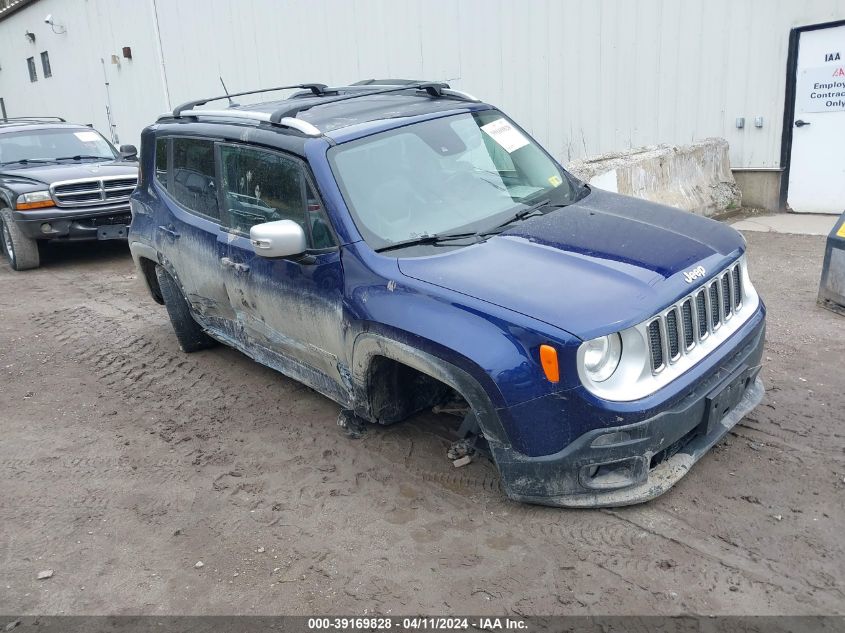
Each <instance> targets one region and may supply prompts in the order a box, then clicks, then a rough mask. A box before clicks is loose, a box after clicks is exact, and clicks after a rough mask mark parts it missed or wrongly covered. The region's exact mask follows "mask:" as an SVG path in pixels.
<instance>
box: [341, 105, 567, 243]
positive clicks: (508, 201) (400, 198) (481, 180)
mask: <svg viewBox="0 0 845 633" xmlns="http://www.w3.org/2000/svg"><path fill="white" fill-rule="evenodd" d="M329 159H330V162H331V164H332V170H333V171H334V174H335V177H336V178H337V179H338V181H339V183H340V187H341V190H342V192H343V195H344V198H345V200H346V203H347V205H348V206H349V209H350V211H351V213H352V216H353V219H354V220H355V224H356V226H357V227H358V230H359V231H360V232H361V234H362V235H363V236H364V239H365V240H366V241H367V243H368V244H370V246H372V247H373V248H374V249H377V250H378V249H380V248H384V247H386V246H389V245H391V244H395V243H397V242H404V241H407V240H413V239H415V238H420V237H423V236H430V235H445V234H450V233H463V232H466V231H484V230H489V229H491V228H492V227H495V226H496V225H497V224H498V223H500V222H502V221H503V220H505V219H507V218H508V217H509V216H511V215H513V214H514V213H515V212H518V211H520V210H521V209H524V208H527V207H529V206H531V205H534V204H535V203H537V202H540V201H544V200H546V201H549V203H550V205H564V204H567V203H569V202H572V201H573V199H574V198H575V197H576V191H575V190H574V187H573V185H572V184H571V183H570V181H569V179H568V178H567V177H566V175H565V174H564V173H563V171H562V170H561V169H560V168H559V167H558V166H557V165H556V164H555V162H554V161H553V160H552V159H551V158H550V157H549V156H548V154H546V152H545V151H544V150H543V149H542V148H541V147H540V146H539V145H537V143H535V142H534V141H533V140H531V139H530V138H529V137H528V136H526V135H525V134H523V133H522V132H520V131H519V129H518V128H517V127H516V126H515V125H514V124H513V123H512V122H511V121H510V120H509V119H507V118H506V117H505V116H504V115H503V114H502V113H501V112H498V111H496V110H488V111H484V112H476V113H472V114H460V115H455V116H450V117H444V118H440V119H434V120H431V121H424V122H422V123H416V124H414V125H409V126H406V127H402V128H399V129H396V130H390V131H388V132H383V133H381V134H376V135H373V136H369V137H366V138H363V139H359V140H357V141H352V142H350V143H344V144H342V145H338V146H336V147H334V148H332V149H331V150H330V152H329Z"/></svg>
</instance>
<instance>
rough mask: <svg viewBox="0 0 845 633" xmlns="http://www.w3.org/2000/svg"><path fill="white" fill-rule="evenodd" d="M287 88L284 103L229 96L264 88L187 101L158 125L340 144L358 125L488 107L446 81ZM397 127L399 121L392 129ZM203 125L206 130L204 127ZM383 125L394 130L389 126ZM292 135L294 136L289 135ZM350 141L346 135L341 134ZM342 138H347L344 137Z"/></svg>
mask: <svg viewBox="0 0 845 633" xmlns="http://www.w3.org/2000/svg"><path fill="white" fill-rule="evenodd" d="M287 88H304V90H299V91H298V92H295V93H294V94H292V95H290V96H288V97H287V98H284V99H276V100H272V101H262V102H260V103H253V104H248V105H237V104H235V103H234V102H233V99H232V98H235V97H238V96H241V95H247V94H255V93H259V92H267V91H269V90H276V89H266V90H259V91H251V92H246V93H237V94H233V95H231V96H229V95H222V96H220V97H213V98H210V99H205V100H199V101H191V102H188V103H186V104H183V105H181V106H179V107H177V108H176V109H175V110H174V111H173V113H172V114H166V115H163V116H162V117H160V118H159V123H170V122H176V121H179V122H188V121H195V122H199V121H200V120H202V122H205V123H211V122H212V121H214V122H215V123H217V124H226V125H239V124H240V125H245V124H246V125H250V126H261V127H265V125H262V124H268V125H271V126H276V130H275V131H277V132H282V133H283V134H284V135H285V136H294V137H299V138H300V139H301V138H303V135H305V137H306V138H307V137H308V136H312V137H313V136H323V135H325V136H328V137H330V138H332V139H333V140H338V138H339V136H340V135H338V134H332V132H336V131H338V130H342V129H349V128H352V127H353V126H354V127H356V128H357V129H358V130H359V131H360V133H359V134H356V135H354V136H363V135H366V134H368V133H372V132H373V131H376V130H374V129H372V126H369V127H368V126H366V125H365V124H367V123H374V122H385V121H390V120H395V119H408V118H410V117H418V118H419V117H422V118H425V117H427V116H432V115H433V116H436V115H438V114H440V113H445V112H450V111H467V110H472V109H486V108H489V107H491V106H489V105H487V104H484V103H482V102H480V101H478V100H477V99H475V98H474V97H472V96H470V95H467V94H465V93H462V92H458V91H455V90H452V89H450V88H449V85H448V84H445V83H433V82H422V81H420V82H417V81H413V80H405V79H381V80H367V81H366V82H359V83H358V84H353V85H351V86H339V87H331V88H330V87H327V86H325V85H323V84H302V85H300V86H288V87H287ZM221 99H229V101H230V105H229V106H228V107H227V108H225V109H208V110H204V109H200V108H198V107H197V106H201V105H205V104H206V103H207V102H209V101H217V100H221ZM399 124H400V123H399V122H398V121H397V122H396V125H399ZM202 127H205V126H202ZM386 127H392V126H391V125H388V126H386ZM291 132H292V134H291ZM344 136H347V137H349V135H348V134H347V135H344ZM344 140H348V138H347V139H344Z"/></svg>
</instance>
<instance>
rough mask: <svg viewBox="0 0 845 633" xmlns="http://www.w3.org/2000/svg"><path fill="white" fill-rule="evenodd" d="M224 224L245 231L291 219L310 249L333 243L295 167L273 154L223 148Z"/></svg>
mask: <svg viewBox="0 0 845 633" xmlns="http://www.w3.org/2000/svg"><path fill="white" fill-rule="evenodd" d="M220 160H221V165H222V168H221V172H222V175H223V198H224V201H225V202H224V204H225V222H226V225H227V226H228V227H229V228H231V229H232V230H234V231H237V232H239V233H245V234H248V233H249V229H250V228H251V227H253V226H255V225H256V224H262V223H264V222H274V221H276V220H293V221H294V222H296V223H297V224H299V225H300V226H301V227H302V228H303V230H304V231H305V235H306V236H307V238H308V246H309V248H329V247H331V246H333V245H334V241H333V239H332V236H331V231H330V230H329V228H328V223H327V222H326V221H325V219H324V215H323V209H322V206H321V205H320V202H319V199H318V198H317V196H316V195H314V193H313V191H312V190H311V188H310V186H309V185H308V184H307V182H306V180H305V174H304V172H303V170H302V168H301V167H300V165H299V163H297V162H296V161H293V160H290V159H287V158H285V157H284V156H281V155H279V154H277V153H275V152H268V151H265V150H260V149H254V148H251V147H242V146H238V145H222V146H221V148H220Z"/></svg>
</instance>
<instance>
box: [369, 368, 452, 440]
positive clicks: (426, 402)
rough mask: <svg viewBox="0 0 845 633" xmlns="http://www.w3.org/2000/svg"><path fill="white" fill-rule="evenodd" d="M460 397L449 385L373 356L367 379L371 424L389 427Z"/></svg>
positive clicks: (415, 370) (412, 369) (413, 369)
mask: <svg viewBox="0 0 845 633" xmlns="http://www.w3.org/2000/svg"><path fill="white" fill-rule="evenodd" d="M455 396H457V397H460V395H459V394H457V392H455V390H454V389H452V388H451V387H450V386H449V385H447V384H445V383H443V382H441V381H440V380H438V379H437V378H434V377H432V376H429V375H428V374H425V373H423V372H421V371H420V370H418V369H415V368H413V367H409V366H408V365H405V364H404V363H401V362H399V361H397V360H394V359H392V358H388V357H386V356H374V357H373V358H372V359H371V361H370V366H369V371H368V375H367V397H368V399H369V412H370V416H371V418H372V420H373V421H374V422H378V423H379V424H392V423H393V422H399V421H400V420H404V419H405V418H408V417H410V416H411V415H413V414H414V413H417V412H418V411H422V410H423V409H427V408H431V407H434V406H435V405H437V404H440V403H442V402H445V401H446V400H448V399H450V398H451V397H455Z"/></svg>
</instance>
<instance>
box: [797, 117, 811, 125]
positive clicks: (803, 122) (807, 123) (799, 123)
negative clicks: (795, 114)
mask: <svg viewBox="0 0 845 633" xmlns="http://www.w3.org/2000/svg"><path fill="white" fill-rule="evenodd" d="M805 125H810V122H809V121H802V120H801V119H798V120H797V121H796V122H795V127H804V126H805Z"/></svg>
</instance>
